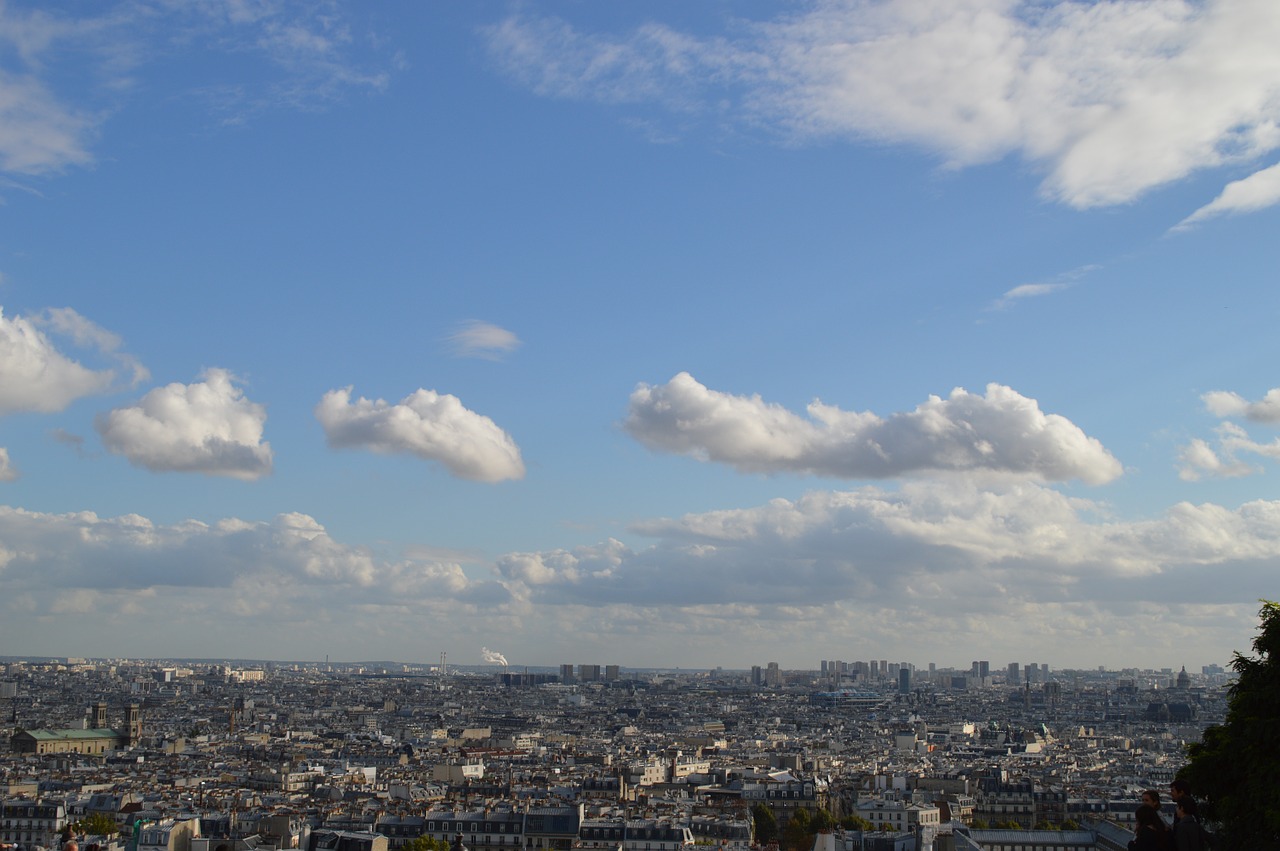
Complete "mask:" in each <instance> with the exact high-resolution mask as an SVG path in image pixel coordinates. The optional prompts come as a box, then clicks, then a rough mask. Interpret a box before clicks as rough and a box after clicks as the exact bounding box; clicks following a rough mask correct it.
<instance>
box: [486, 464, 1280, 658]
mask: <svg viewBox="0 0 1280 851" xmlns="http://www.w3.org/2000/svg"><path fill="white" fill-rule="evenodd" d="M632 531H633V532H635V533H638V534H642V535H645V536H648V537H651V538H653V539H655V540H656V542H655V543H653V544H652V545H650V546H647V547H643V548H633V547H630V546H627V545H624V544H622V543H620V542H618V541H616V540H609V541H605V542H603V543H600V544H598V545H594V546H583V547H577V548H573V549H567V550H565V549H561V550H550V551H543V552H524V553H512V554H509V555H507V556H504V557H503V558H501V559H499V561H498V562H497V563H496V565H495V568H496V570H497V571H498V575H499V577H500V578H501V580H502V581H503V582H504V583H505V584H506V585H507V586H508V587H509V588H510V589H511V591H512V594H513V595H515V596H517V597H518V598H520V599H521V600H523V601H525V602H526V603H527V604H528V605H529V606H530V607H531V608H532V610H536V611H538V612H540V613H542V615H541V617H542V618H544V619H547V620H551V621H555V620H558V619H560V618H563V619H566V620H567V619H570V618H579V619H581V620H582V624H581V628H583V629H588V630H591V629H595V630H601V631H607V630H608V629H609V627H606V626H605V624H604V621H605V620H606V619H613V620H614V621H615V625H614V626H613V627H612V630H613V635H614V640H617V638H618V634H619V633H620V632H621V633H623V634H627V633H628V632H629V631H630V630H631V629H632V628H634V629H635V630H636V633H637V634H643V632H642V630H643V629H644V628H645V627H646V626H647V628H648V629H650V630H653V631H654V634H660V633H661V632H662V629H664V628H671V629H675V630H676V631H677V635H681V636H684V637H685V638H686V640H687V639H688V638H689V637H691V636H693V635H695V634H696V635H702V634H704V633H705V634H706V635H707V639H706V640H707V641H709V642H711V643H712V644H713V645H714V646H717V647H719V648H721V652H726V653H730V652H734V651H735V650H737V648H745V647H747V646H750V645H753V644H758V645H759V646H760V647H761V648H762V649H763V648H765V647H767V641H768V639H769V638H770V637H771V638H772V640H775V641H776V640H778V639H779V637H780V636H784V635H793V636H794V637H795V640H797V641H801V642H803V643H804V645H805V646H812V645H813V644H814V643H815V642H814V641H813V638H812V630H813V629H814V628H815V626H816V625H819V624H820V625H821V630H822V635H823V640H824V641H833V640H837V639H840V640H846V641H848V640H857V641H859V642H862V643H863V645H864V646H865V645H866V643H867V642H869V641H871V640H873V638H874V637H879V639H880V640H881V641H883V643H884V645H885V646H893V647H895V648H898V647H903V646H904V643H905V645H908V646H913V647H916V649H917V651H918V652H924V653H928V654H930V655H929V656H927V657H925V658H933V654H936V653H938V651H937V647H938V646H956V645H960V646H975V645H994V644H997V643H1003V644H1004V645H1005V647H1006V648H1007V649H1008V650H1009V651H1010V652H1015V653H1016V652H1020V651H1019V647H1022V646H1023V642H1027V646H1030V645H1032V644H1035V643H1037V642H1039V641H1042V640H1043V639H1044V636H1043V635H1038V634H1037V635H1033V634H1031V633H1037V632H1038V631H1039V630H1042V629H1043V630H1049V631H1050V632H1051V633H1052V634H1053V635H1054V636H1056V638H1055V639H1053V640H1049V641H1047V642H1045V646H1046V647H1048V648H1052V646H1053V644H1054V641H1058V642H1061V641H1062V640H1063V639H1064V638H1065V637H1071V638H1074V639H1077V640H1078V641H1079V645H1078V646H1075V645H1073V652H1076V651H1079V652H1080V656H1079V657H1078V658H1082V659H1087V658H1089V656H1090V655H1091V654H1093V658H1109V657H1110V656H1114V655H1115V654H1114V651H1112V650H1109V649H1108V648H1107V643H1108V642H1111V643H1113V644H1114V642H1115V641H1116V640H1117V637H1118V636H1121V635H1129V634H1130V631H1132V633H1133V634H1137V635H1150V636H1151V637H1153V638H1154V637H1155V636H1158V635H1159V630H1160V628H1161V627H1160V618H1161V617H1166V618H1168V617H1170V616H1171V613H1173V612H1179V613H1182V615H1183V616H1184V617H1185V616H1190V614H1191V613H1192V612H1195V617H1197V618H1205V619H1206V620H1213V621H1215V622H1218V625H1217V627H1215V630H1216V629H1218V628H1219V627H1224V626H1225V625H1226V624H1227V623H1233V624H1234V627H1233V628H1234V629H1235V630H1237V634H1239V635H1245V634H1247V631H1248V629H1249V624H1250V619H1251V617H1252V614H1253V611H1254V610H1255V608H1256V605H1255V604H1256V599H1255V598H1256V597H1257V596H1258V593H1259V592H1258V590H1257V589H1259V588H1265V587H1268V584H1269V583H1270V581H1271V580H1270V579H1269V577H1270V575H1271V572H1272V570H1273V567H1272V566H1273V565H1274V561H1275V559H1276V558H1277V557H1280V501H1256V502H1251V503H1247V504H1245V505H1243V506H1240V507H1239V508H1236V509H1229V508H1226V507H1223V506H1219V505H1213V504H1201V505H1194V504H1191V503H1179V504H1177V505H1174V506H1173V507H1171V508H1170V509H1169V510H1168V511H1167V512H1165V513H1164V514H1163V515H1162V516H1159V517H1157V518H1154V519H1144V520H1136V521H1122V520H1118V519H1116V518H1114V517H1112V516H1111V513H1110V511H1109V510H1108V509H1107V507H1106V506H1105V505H1102V504H1100V503H1097V502H1094V501H1091V500H1084V499H1078V498H1071V497H1068V496H1066V495H1064V494H1062V493H1060V492H1058V491H1057V490H1055V489H1053V488H1050V487H1047V486H1043V485H1038V484H1034V483H1030V482H1020V483H1010V484H1008V485H1007V486H1006V487H1002V488H997V489H989V488H979V487H977V486H975V485H974V484H973V483H972V482H970V481H967V480H962V479H949V480H945V481H937V480H934V481H913V482H910V483H908V484H907V485H906V486H904V487H903V488H901V489H899V490H897V491H888V490H883V489H879V488H863V489H859V490H855V491H837V492H813V493H809V494H807V495H805V496H804V497H802V498H800V499H798V500H785V499H776V500H773V501H771V502H769V503H766V504H764V505H759V506H756V507H753V508H744V509H730V510H723V511H712V512H706V513H700V514H691V515H687V516H684V517H680V518H659V519H654V520H650V521H644V522H640V523H637V524H635V525H634V527H633V529H632ZM1139 600H1141V601H1144V602H1143V606H1144V607H1146V608H1145V609H1144V611H1143V612H1142V613H1141V614H1139V615H1137V621H1135V620H1134V619H1133V618H1131V613H1132V610H1133V609H1134V604H1135V601H1139ZM556 612H560V613H562V614H560V615H557V614H556ZM1228 612H1229V613H1230V614H1229V615H1228V614H1227V613H1228ZM1027 617H1033V618H1034V619H1035V620H1034V622H1035V623H1036V629H1035V630H1031V631H1029V630H1028V629H1027V628H1026V626H1025V623H1026V621H1024V620H1023V619H1024V618H1027ZM681 622H683V625H681ZM903 623H910V624H912V629H911V630H910V631H909V632H911V633H912V635H905V634H904V633H903V631H902V624H903ZM659 625H661V627H659ZM917 631H919V633H920V634H919V635H916V634H915V633H916V632H917ZM717 632H718V633H719V637H716V634H717ZM757 632H758V633H759V634H757ZM806 633H809V637H807V638H806V637H805V634H806ZM1224 635H1225V632H1219V633H1218V639H1221V640H1228V639H1226V638H1224ZM1010 636H1016V638H1014V639H1013V641H1012V643H1010ZM917 639H918V640H917ZM931 643H932V647H931V646H930V645H931ZM817 644H819V645H821V642H817ZM873 646H874V645H873ZM738 652H741V651H738ZM815 652H816V651H815ZM1053 655H1054V656H1055V657H1058V658H1060V657H1061V656H1062V655H1063V650H1062V646H1061V645H1060V646H1059V647H1058V649H1057V650H1056V651H1055V652H1054V654H1053ZM1221 655H1222V656H1223V657H1224V658H1225V657H1226V655H1227V651H1225V650H1223V651H1221ZM1014 658H1016V657H1014Z"/></svg>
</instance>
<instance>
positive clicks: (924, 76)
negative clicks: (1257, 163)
mask: <svg viewBox="0 0 1280 851" xmlns="http://www.w3.org/2000/svg"><path fill="white" fill-rule="evenodd" d="M487 35H488V39H489V47H490V51H491V53H492V55H493V57H494V58H495V60H496V62H497V63H498V64H499V65H500V66H501V67H502V68H503V69H504V70H505V71H506V72H507V73H509V74H511V75H512V76H513V77H515V78H516V79H518V80H520V81H521V82H523V83H524V84H525V85H527V86H529V87H530V88H531V89H532V90H534V91H535V92H537V93H539V94H542V95H546V96H553V97H569V98H589V99H596V100H600V101H604V102H610V103H626V102H658V103H662V104H664V105H666V106H668V107H669V108H672V109H674V110H679V111H681V112H682V113H684V112H687V111H689V110H690V109H694V108H701V109H703V110H704V111H710V112H714V113H715V115H716V118H717V119H719V118H721V117H722V115H721V114H722V113H723V112H724V111H725V110H729V111H730V112H734V111H736V114H737V116H738V118H739V119H740V120H742V121H743V122H746V123H758V122H764V123H767V124H769V125H772V126H774V127H776V128H778V129H780V130H781V131H782V132H783V133H784V134H786V135H787V136H789V137H790V138H792V139H795V140H800V141H804V140H822V139H829V138H846V139H855V140H869V141H875V142H889V143H906V144H913V145H916V146H919V147H921V148H924V149H926V150H929V151H933V152H936V153H937V154H938V155H940V156H941V157H942V158H943V159H944V160H945V162H946V163H947V164H949V165H951V166H955V167H963V166H968V165H972V164H976V163H983V162H991V161H995V160H999V159H1002V158H1004V157H1006V156H1008V155H1010V154H1017V155H1019V156H1021V157H1022V158H1023V159H1024V160H1027V161H1029V162H1031V163H1034V164H1036V165H1037V166H1039V167H1040V168H1041V169H1042V170H1043V171H1044V172H1045V179H1044V183H1043V185H1042V189H1043V191H1044V193H1045V194H1046V195H1047V196H1049V197H1052V198H1054V199H1056V200H1060V201H1062V202H1064V203H1066V204H1069V205H1071V206H1073V207H1081V208H1083V207H1095V206H1104V205H1112V204H1121V203H1125V202H1128V201H1132V200H1134V199H1136V198H1138V197H1140V196H1142V195H1143V194H1145V193H1147V192H1149V191H1150V190H1152V189H1154V188H1156V187H1159V186H1162V185H1165V184H1168V183H1171V182H1173V181H1176V180H1179V179H1181V178H1184V177H1186V176H1188V175H1190V174H1192V173H1194V172H1196V171H1198V170H1201V169H1206V168H1212V167H1215V166H1219V165H1222V164H1224V163H1234V162H1252V161H1254V160H1256V159H1257V158H1258V157H1260V156H1263V155H1265V154H1266V153H1268V152H1270V151H1273V150H1275V149H1276V148H1277V147H1278V146H1280V97H1277V94H1278V93H1280V53H1278V52H1277V51H1276V50H1275V49H1274V45H1275V44H1276V43H1278V42H1280V6H1277V5H1276V4H1274V3H1267V2H1236V1H1235V0H1208V1H1207V2H1203V3H1192V2H1187V0H1118V2H1113V3H1069V2H1057V3H1051V4H1044V3H1035V2H1030V0H1027V2H1016V1H1015V0H889V2H859V0H851V1H850V2H813V3H810V4H808V5H807V6H805V7H803V8H802V9H801V10H799V11H796V12H782V13H780V14H779V15H778V17H776V18H775V19H773V20H769V21H764V22H754V23H749V22H743V21H738V22H734V26H733V37H732V38H727V37H723V36H716V37H712V38H697V37H695V36H691V35H687V34H683V33H679V32H676V31H673V30H671V29H669V28H667V27H664V26H662V25H659V24H652V23H651V24H646V25H644V26H641V27H639V28H637V29H636V30H634V31H633V32H631V33H628V34H626V35H622V36H612V35H610V36H606V35H600V34H595V33H588V32H582V31H579V30H576V29H574V28H573V27H572V26H571V25H570V24H568V23H566V22H564V21H561V20H556V19H552V18H546V17H536V16H532V15H528V14H523V13H522V14H520V15H516V16H512V17H509V18H507V19H506V20H504V21H503V22H501V23H500V24H498V25H496V26H494V27H492V28H490V29H489V30H488V32H487Z"/></svg>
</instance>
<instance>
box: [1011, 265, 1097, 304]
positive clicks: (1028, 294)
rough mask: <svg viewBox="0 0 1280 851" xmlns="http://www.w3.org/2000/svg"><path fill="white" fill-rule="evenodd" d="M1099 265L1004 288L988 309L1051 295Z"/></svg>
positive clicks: (1072, 283)
mask: <svg viewBox="0 0 1280 851" xmlns="http://www.w3.org/2000/svg"><path fill="white" fill-rule="evenodd" d="M1098 268H1099V267H1098V266H1096V265H1093V264H1090V265H1088V266H1081V267H1080V268H1078V269H1072V270H1071V271H1070V272H1065V273H1063V274H1061V275H1059V276H1058V277H1057V278H1056V279H1054V280H1051V281H1045V282H1041V283H1032V284H1019V285H1018V286H1016V287H1013V288H1012V289H1009V290H1005V292H1004V294H1003V295H1001V296H1000V298H998V299H996V300H995V301H993V302H992V303H991V304H990V305H989V306H988V308H987V309H988V310H1007V309H1008V308H1010V307H1012V306H1013V305H1015V304H1017V303H1018V302H1019V301H1024V300H1026V299H1029V298H1039V297H1041V296H1046V295H1051V294H1053V293H1056V292H1061V291H1062V290H1065V289H1068V288H1070V287H1073V286H1075V284H1076V282H1077V281H1078V280H1080V279H1081V278H1083V277H1084V276H1085V275H1087V274H1089V273H1090V272H1093V271H1096V270H1097V269H1098Z"/></svg>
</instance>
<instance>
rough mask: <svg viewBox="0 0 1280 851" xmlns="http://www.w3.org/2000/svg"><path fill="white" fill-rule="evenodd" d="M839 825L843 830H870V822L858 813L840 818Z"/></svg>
mask: <svg viewBox="0 0 1280 851" xmlns="http://www.w3.org/2000/svg"><path fill="white" fill-rule="evenodd" d="M840 826H841V827H843V828H844V829H845V830H870V829H871V822H869V821H867V820H866V819H864V818H863V817H862V816H859V815H850V816H845V817H844V818H842V819H840Z"/></svg>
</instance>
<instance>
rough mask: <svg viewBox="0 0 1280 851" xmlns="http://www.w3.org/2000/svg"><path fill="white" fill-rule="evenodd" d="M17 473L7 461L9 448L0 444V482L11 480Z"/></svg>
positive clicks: (16, 476)
mask: <svg viewBox="0 0 1280 851" xmlns="http://www.w3.org/2000/svg"><path fill="white" fill-rule="evenodd" d="M18 475H19V473H18V471H17V470H15V469H14V467H13V464H11V463H10V462H9V450H8V449H6V448H5V447H3V446H0V482H12V481H14V480H15V479H17V478H18Z"/></svg>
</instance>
